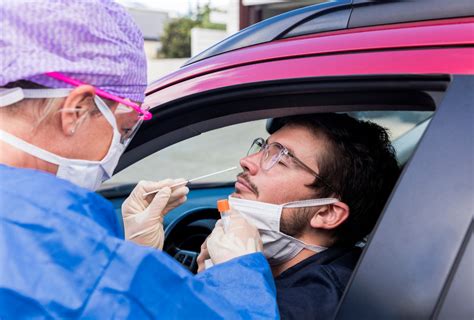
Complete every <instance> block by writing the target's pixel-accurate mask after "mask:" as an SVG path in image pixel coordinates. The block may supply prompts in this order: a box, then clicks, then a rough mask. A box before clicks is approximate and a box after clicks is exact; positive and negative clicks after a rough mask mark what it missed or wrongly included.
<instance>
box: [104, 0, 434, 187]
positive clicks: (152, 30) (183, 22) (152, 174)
mask: <svg viewBox="0 0 474 320" xmlns="http://www.w3.org/2000/svg"><path fill="white" fill-rule="evenodd" d="M118 2H119V3H121V4H122V5H124V6H125V7H126V9H127V11H128V12H129V13H130V14H131V15H132V17H133V18H134V19H135V21H136V23H137V24H138V26H139V28H140V29H141V31H142V33H143V35H144V38H145V50H146V54H147V58H148V82H149V83H151V82H153V81H155V80H157V79H159V78H160V77H163V76H165V75H167V74H169V73H171V72H173V71H175V70H178V69H179V68H180V67H181V66H182V65H183V64H184V63H185V62H186V61H187V60H188V59H189V58H190V57H192V56H194V55H196V54H198V53H200V52H201V51H204V50H205V49H207V48H209V47H210V46H212V45H214V44H216V43H218V42H219V41H221V40H223V39H225V38H226V37H228V36H230V35H232V34H234V33H236V32H238V31H239V30H241V29H244V28H246V27H248V26H249V25H252V24H254V23H257V22H259V21H262V20H264V19H267V18H270V17H272V16H275V15H278V14H281V13H284V12H287V11H290V10H293V9H297V8H301V7H305V6H308V5H312V4H316V3H320V2H324V1H321V0H314V1H303V0H292V1H286V0H173V1H168V0H166V1H165V0H155V1H150V0H141V1H138V0H134V1H131V0H119V1H118ZM430 114H431V113H430V112H393V113H390V112H388V113H387V112H367V113H364V114H357V115H355V116H357V117H359V118H362V119H367V120H372V121H375V122H377V123H379V124H380V125H382V126H383V127H385V128H388V129H389V130H390V133H391V137H392V139H395V138H396V137H398V136H400V135H401V134H403V133H404V132H406V131H408V130H410V129H411V128H413V127H414V125H415V124H417V123H419V122H420V121H423V120H424V119H426V118H427V117H429V116H430ZM257 137H263V138H266V137H268V134H267V132H266V130H265V120H259V121H253V122H248V123H241V124H237V125H234V126H229V127H225V128H222V129H217V130H213V131H210V132H206V133H203V134H200V135H198V136H196V137H193V138H190V139H188V140H186V141H182V142H180V143H177V144H174V145H172V146H169V147H168V148H165V149H163V150H160V151H159V152H157V153H155V154H152V155H150V156H148V157H147V158H145V159H143V160H141V161H139V162H137V163H135V164H133V165H132V166H130V167H128V168H126V169H124V170H123V171H121V172H119V173H118V174H116V175H114V177H113V178H112V179H111V180H109V181H107V182H106V183H105V184H104V186H103V187H109V186H112V185H115V184H123V183H136V182H137V181H139V180H160V179H164V178H181V177H182V178H187V179H191V178H194V177H197V176H202V175H205V174H208V173H210V172H214V171H219V170H222V169H225V168H228V167H231V166H238V167H239V170H238V171H232V172H228V173H225V174H222V175H219V176H214V177H211V178H209V179H206V180H203V181H202V182H223V181H234V180H235V175H236V174H237V173H238V172H240V166H239V159H240V158H242V157H243V156H245V155H246V153H247V149H248V148H249V147H250V144H251V143H252V141H253V140H254V139H255V138H257Z"/></svg>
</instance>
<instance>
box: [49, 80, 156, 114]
mask: <svg viewBox="0 0 474 320" xmlns="http://www.w3.org/2000/svg"><path fill="white" fill-rule="evenodd" d="M46 75H47V76H49V77H51V78H54V79H57V80H60V81H63V82H66V83H68V84H71V85H73V86H76V87H78V86H81V85H85V84H86V83H83V82H80V81H79V80H75V79H72V78H70V77H67V76H65V75H64V74H62V73H59V72H47V73H46ZM94 89H95V93H96V94H97V95H98V96H99V97H102V98H105V99H109V100H112V101H115V102H118V103H121V104H124V105H126V106H127V107H130V108H132V109H133V110H135V111H136V112H138V113H139V114H141V118H142V119H143V120H150V119H151V118H152V114H151V113H150V112H149V111H148V110H144V109H142V108H140V106H139V105H138V104H136V103H134V102H131V101H128V100H125V99H122V98H119V97H117V96H114V95H112V94H110V93H107V92H105V91H103V90H100V89H98V88H96V87H94Z"/></svg>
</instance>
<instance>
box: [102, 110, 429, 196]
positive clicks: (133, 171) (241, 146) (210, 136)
mask: <svg viewBox="0 0 474 320" xmlns="http://www.w3.org/2000/svg"><path fill="white" fill-rule="evenodd" d="M350 115H351V116H353V117H356V118H359V119H363V120H370V121H374V122H376V123H377V124H379V125H381V126H383V127H384V128H387V129H389V131H390V134H391V139H392V141H394V140H397V139H399V138H400V137H402V136H403V135H404V134H405V133H407V132H409V131H410V130H411V129H413V128H415V127H416V126H417V125H418V124H420V123H422V122H423V121H424V120H426V119H428V118H429V117H430V116H431V115H432V112H425V111H424V112H419V111H366V112H353V113H350ZM265 125H266V121H265V120H258V121H252V122H246V123H241V124H237V125H232V126H228V127H224V128H220V129H217V130H212V131H209V132H205V133H202V134H200V135H198V136H196V137H193V138H190V139H187V140H184V141H181V142H179V143H176V144H174V145H172V146H169V147H167V148H165V149H163V150H160V151H158V152H156V153H154V154H152V155H150V156H148V157H146V158H144V159H142V160H141V161H138V162H136V163H135V164H133V165H131V166H130V167H128V168H126V169H124V170H122V171H121V172H119V173H118V174H116V175H115V176H114V177H113V178H112V179H111V180H109V181H108V182H106V183H105V184H104V185H103V187H108V186H111V185H116V184H125V183H136V182H138V181H140V180H160V179H165V178H186V179H191V178H193V177H198V176H201V175H205V174H208V173H211V172H215V171H219V170H223V169H226V168H229V167H232V166H237V167H238V168H239V169H238V170H240V167H239V159H240V158H242V157H243V156H245V154H246V153H247V150H248V148H249V147H250V144H251V142H252V141H253V139H255V138H256V137H263V138H266V137H267V136H268V133H267V131H266V129H265ZM415 142H416V141H415ZM238 170H235V171H231V172H226V173H223V174H221V175H216V176H213V177H209V178H208V179H206V180H202V181H201V182H226V181H234V180H235V175H236V174H237V173H238V172H239V171H238Z"/></svg>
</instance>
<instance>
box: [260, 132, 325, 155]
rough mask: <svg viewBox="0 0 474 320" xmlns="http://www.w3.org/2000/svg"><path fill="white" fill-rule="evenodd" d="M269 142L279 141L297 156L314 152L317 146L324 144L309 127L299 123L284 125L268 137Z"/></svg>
mask: <svg viewBox="0 0 474 320" xmlns="http://www.w3.org/2000/svg"><path fill="white" fill-rule="evenodd" d="M267 142H268V143H272V142H278V143H279V144H281V145H282V146H284V147H286V148H287V149H288V151H290V152H291V153H292V154H293V155H295V156H297V155H298V154H300V155H304V154H308V153H311V154H312V153H313V151H314V149H315V148H318V147H319V146H322V145H323V144H322V143H321V141H320V138H318V137H316V136H315V135H314V134H313V132H312V131H311V130H310V129H309V128H306V127H304V126H298V125H285V126H283V127H282V128H280V129H278V130H277V131H275V132H274V133H273V134H272V135H271V136H270V137H268V139H267Z"/></svg>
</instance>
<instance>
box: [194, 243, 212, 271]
mask: <svg viewBox="0 0 474 320" xmlns="http://www.w3.org/2000/svg"><path fill="white" fill-rule="evenodd" d="M207 259H211V256H209V251H208V250H207V239H206V241H204V243H203V244H202V245H201V252H199V255H198V257H197V263H198V270H197V272H198V273H200V272H203V271H204V270H206V263H205V261H206V260H207Z"/></svg>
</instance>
